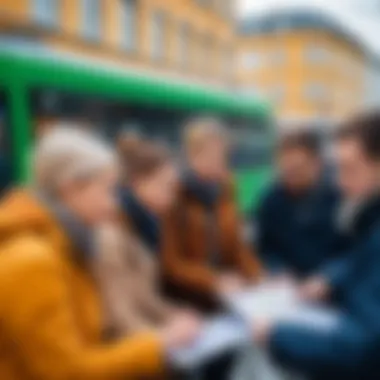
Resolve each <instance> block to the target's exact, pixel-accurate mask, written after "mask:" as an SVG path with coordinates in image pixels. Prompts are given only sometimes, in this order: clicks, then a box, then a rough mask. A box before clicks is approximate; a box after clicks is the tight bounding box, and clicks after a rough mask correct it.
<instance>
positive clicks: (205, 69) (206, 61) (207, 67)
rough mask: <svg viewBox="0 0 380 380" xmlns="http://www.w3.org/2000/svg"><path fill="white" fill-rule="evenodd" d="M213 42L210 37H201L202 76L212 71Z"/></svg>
mask: <svg viewBox="0 0 380 380" xmlns="http://www.w3.org/2000/svg"><path fill="white" fill-rule="evenodd" d="M214 52H215V51H214V41H213V38H212V36H210V35H207V34H206V35H205V36H204V37H202V36H201V40H200V69H201V72H202V73H203V74H208V73H210V71H212V67H213V64H214Z"/></svg>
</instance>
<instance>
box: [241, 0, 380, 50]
mask: <svg viewBox="0 0 380 380" xmlns="http://www.w3.org/2000/svg"><path fill="white" fill-rule="evenodd" d="M238 2H239V13H240V16H244V15H247V14H249V13H252V12H253V13H259V14H260V13H262V12H267V11H270V10H271V9H278V8H284V7H292V6H297V5H302V6H306V7H320V8H322V9H326V10H327V11H328V12H331V13H332V14H333V15H335V16H336V17H337V18H339V19H340V20H341V21H342V22H343V23H345V24H347V25H348V26H349V27H350V28H351V29H352V30H353V31H354V32H355V33H357V34H358V35H359V36H360V37H361V38H362V39H363V40H364V41H366V42H367V43H368V44H369V46H370V47H372V48H373V49H374V50H375V51H377V52H378V53H379V54H380V0H238Z"/></svg>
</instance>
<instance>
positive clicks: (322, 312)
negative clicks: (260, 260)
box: [226, 284, 339, 330]
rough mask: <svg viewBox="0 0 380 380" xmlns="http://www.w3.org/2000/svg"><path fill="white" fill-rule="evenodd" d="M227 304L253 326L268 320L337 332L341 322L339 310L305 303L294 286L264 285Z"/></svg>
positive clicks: (274, 322) (233, 297) (231, 298)
mask: <svg viewBox="0 0 380 380" xmlns="http://www.w3.org/2000/svg"><path fill="white" fill-rule="evenodd" d="M226 302H227V304H228V305H229V306H228V307H229V308H230V309H231V310H232V311H233V312H235V313H236V314H237V315H240V316H241V317H242V318H243V319H244V320H245V321H246V322H247V323H248V324H249V323H250V324H251V325H252V326H254V323H255V321H257V320H260V321H263V320H265V321H268V322H269V323H271V324H276V323H280V322H287V323H292V324H297V325H305V326H310V327H315V328H318V329H324V330H327V329H332V328H335V326H336V325H337V323H338V322H339V313H338V312H337V311H336V310H334V309H330V308H327V307H324V306H321V305H314V304H308V303H305V302H303V301H302V300H300V299H299V298H298V296H297V291H296V288H295V286H293V285H291V284H281V285H279V286H274V285H272V284H262V285H260V286H258V287H256V288H253V289H249V290H246V291H244V292H241V293H240V294H235V295H232V296H230V297H228V299H227V300H226Z"/></svg>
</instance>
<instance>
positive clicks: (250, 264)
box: [221, 180, 262, 280]
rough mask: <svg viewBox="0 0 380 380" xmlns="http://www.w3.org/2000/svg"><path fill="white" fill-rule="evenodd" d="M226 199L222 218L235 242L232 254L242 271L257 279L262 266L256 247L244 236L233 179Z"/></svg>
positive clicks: (250, 277) (239, 269) (245, 274)
mask: <svg viewBox="0 0 380 380" xmlns="http://www.w3.org/2000/svg"><path fill="white" fill-rule="evenodd" d="M224 199H225V200H224V204H223V205H222V207H223V210H222V215H221V218H222V219H224V220H225V222H224V221H222V223H223V224H225V225H226V228H225V230H226V231H228V232H229V233H230V234H231V236H230V239H231V240H230V241H231V242H233V244H232V246H231V247H230V248H232V252H230V255H231V257H232V259H233V261H234V264H235V267H236V268H237V270H238V271H239V272H240V273H242V274H243V275H244V276H245V277H248V278H249V279H255V280H257V279H258V278H259V277H260V276H261V275H262V266H261V263H260V261H259V260H258V258H257V256H256V249H255V248H253V249H250V248H249V246H248V244H246V241H245V239H244V237H243V224H242V223H241V219H240V216H239V212H238V210H237V206H236V199H235V186H234V182H233V181H231V180H230V181H229V184H228V188H227V191H226V195H225V198H224Z"/></svg>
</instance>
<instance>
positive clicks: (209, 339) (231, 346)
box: [170, 315, 252, 369]
mask: <svg viewBox="0 0 380 380" xmlns="http://www.w3.org/2000/svg"><path fill="white" fill-rule="evenodd" d="M251 340H252V337H251V333H250V327H249V326H248V325H247V324H246V323H245V322H244V321H243V320H242V319H240V318H238V317H235V316H232V315H223V316H219V317H216V318H214V319H212V320H209V321H208V322H207V323H206V324H205V326H204V328H203V331H202V334H201V335H200V336H199V338H198V339H197V340H196V341H195V342H194V344H192V345H191V346H189V347H187V348H183V349H180V350H175V351H173V352H172V353H171V355H170V358H171V360H172V363H173V364H174V365H175V366H176V367H177V368H181V369H186V368H194V367H197V366H199V365H201V364H203V363H205V362H207V361H209V360H211V359H213V358H215V357H217V356H218V355H222V354H224V353H227V352H229V351H231V352H233V351H234V350H236V349H237V348H240V347H242V346H244V345H246V344H248V343H249V342H250V341H251Z"/></svg>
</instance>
